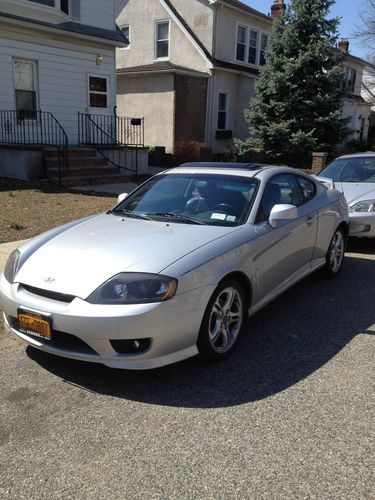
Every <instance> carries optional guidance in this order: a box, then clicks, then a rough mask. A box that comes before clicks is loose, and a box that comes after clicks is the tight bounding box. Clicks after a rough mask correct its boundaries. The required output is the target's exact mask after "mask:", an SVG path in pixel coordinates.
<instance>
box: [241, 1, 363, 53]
mask: <svg viewBox="0 0 375 500" xmlns="http://www.w3.org/2000/svg"><path fill="white" fill-rule="evenodd" d="M242 1H243V2H244V3H246V4H248V5H250V6H251V7H253V8H254V9H257V10H259V11H261V12H263V13H265V14H268V13H269V12H270V8H271V4H272V1H273V0H242ZM286 3H288V2H286ZM366 4H367V2H366V0H336V4H335V5H334V7H333V8H332V10H331V14H332V17H341V18H342V20H341V25H340V27H339V31H340V37H341V38H348V39H349V40H350V52H351V54H353V55H354V56H358V57H363V58H366V56H367V55H368V54H369V48H368V47H364V46H363V45H362V44H361V42H359V41H358V40H356V39H355V38H353V31H355V28H356V26H357V25H359V24H360V19H359V11H360V10H363V8H364V7H365V6H366Z"/></svg>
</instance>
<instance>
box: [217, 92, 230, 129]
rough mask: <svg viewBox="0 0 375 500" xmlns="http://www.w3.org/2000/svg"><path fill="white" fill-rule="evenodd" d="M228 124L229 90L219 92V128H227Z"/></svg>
mask: <svg viewBox="0 0 375 500" xmlns="http://www.w3.org/2000/svg"><path fill="white" fill-rule="evenodd" d="M227 124H228V92H219V102H218V113H217V129H218V130H227V128H228V127H227Z"/></svg>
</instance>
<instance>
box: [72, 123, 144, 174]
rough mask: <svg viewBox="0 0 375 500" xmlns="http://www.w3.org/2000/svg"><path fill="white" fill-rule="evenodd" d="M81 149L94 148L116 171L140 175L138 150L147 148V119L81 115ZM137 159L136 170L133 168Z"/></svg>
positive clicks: (79, 133) (79, 124)
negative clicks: (145, 142)
mask: <svg viewBox="0 0 375 500" xmlns="http://www.w3.org/2000/svg"><path fill="white" fill-rule="evenodd" d="M78 140H79V144H80V145H88V146H94V147H95V148H96V150H97V151H98V153H100V154H101V155H102V156H103V157H104V158H105V159H106V160H107V161H108V162H109V163H111V164H112V165H114V166H115V167H117V168H121V169H123V170H129V171H131V172H135V173H137V172H138V149H139V148H143V147H144V119H143V118H129V117H126V116H116V115H92V114H84V113H78ZM133 155H135V168H132V166H129V164H130V165H133V163H134V162H133Z"/></svg>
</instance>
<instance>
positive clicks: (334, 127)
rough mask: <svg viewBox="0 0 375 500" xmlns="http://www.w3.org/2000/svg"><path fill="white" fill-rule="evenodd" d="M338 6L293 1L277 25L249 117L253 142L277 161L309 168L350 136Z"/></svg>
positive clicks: (328, 1) (325, 0) (329, 1)
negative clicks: (334, 14) (335, 14)
mask: <svg viewBox="0 0 375 500" xmlns="http://www.w3.org/2000/svg"><path fill="white" fill-rule="evenodd" d="M333 4H334V0H291V2H290V5H289V7H288V8H287V10H286V12H285V14H284V16H283V18H282V21H281V22H275V23H274V27H273V31H272V34H271V37H270V44H269V48H268V50H267V54H266V65H265V66H264V67H263V68H262V70H261V74H260V80H259V82H258V85H257V93H256V96H255V97H254V99H253V100H252V101H251V103H250V109H249V110H247V111H245V116H246V119H247V121H248V122H249V124H250V129H249V130H250V136H251V137H252V138H255V139H258V140H259V141H260V143H261V144H262V146H263V148H264V150H265V151H266V152H267V153H268V154H269V155H270V156H271V157H273V158H275V159H277V160H279V161H280V160H281V161H286V162H289V163H292V164H296V165H298V164H301V162H303V163H306V161H308V160H309V158H310V154H311V152H312V151H313V150H321V151H330V150H332V149H333V148H334V146H335V145H336V144H338V143H340V142H342V140H343V139H344V137H345V136H346V134H347V132H348V131H347V129H346V127H345V123H346V120H342V119H341V96H342V93H341V91H340V90H339V87H340V81H341V78H342V66H341V62H342V57H343V56H342V54H340V52H339V51H338V50H337V49H336V42H337V26H338V22H339V20H338V19H327V15H328V12H329V9H330V7H331V6H332V5H333Z"/></svg>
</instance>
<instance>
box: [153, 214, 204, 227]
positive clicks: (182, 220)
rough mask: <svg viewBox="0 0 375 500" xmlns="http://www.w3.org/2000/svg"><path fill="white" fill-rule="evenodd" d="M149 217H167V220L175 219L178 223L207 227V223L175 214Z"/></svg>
mask: <svg viewBox="0 0 375 500" xmlns="http://www.w3.org/2000/svg"><path fill="white" fill-rule="evenodd" d="M147 215H149V216H150V217H165V218H166V219H174V220H176V221H177V220H179V221H181V222H188V223H189V224H200V225H205V222H202V221H200V220H197V219H192V218H191V217H187V216H186V215H180V214H175V213H174V212H157V213H152V214H147Z"/></svg>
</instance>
